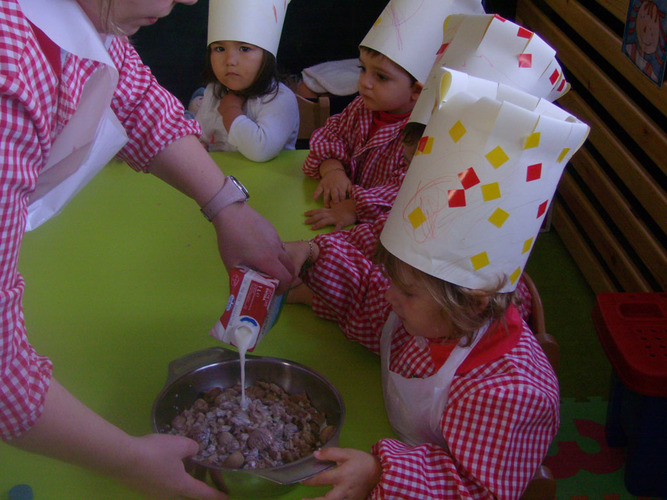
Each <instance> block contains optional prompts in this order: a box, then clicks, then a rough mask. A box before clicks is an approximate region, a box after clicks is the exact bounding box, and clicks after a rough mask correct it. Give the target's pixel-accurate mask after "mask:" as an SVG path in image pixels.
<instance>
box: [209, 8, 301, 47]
mask: <svg viewBox="0 0 667 500" xmlns="http://www.w3.org/2000/svg"><path fill="white" fill-rule="evenodd" d="M289 2H290V0H210V1H209V4H208V42H207V43H208V45H210V44H212V43H213V42H219V41H222V40H235V41H238V42H246V43H251V44H253V45H257V46H258V47H261V48H263V49H264V50H267V51H269V52H270V53H271V54H273V55H274V56H275V55H276V54H277V53H278V45H279V44H280V35H281V33H282V30H283V23H284V21H285V13H286V12H287V4H289Z"/></svg>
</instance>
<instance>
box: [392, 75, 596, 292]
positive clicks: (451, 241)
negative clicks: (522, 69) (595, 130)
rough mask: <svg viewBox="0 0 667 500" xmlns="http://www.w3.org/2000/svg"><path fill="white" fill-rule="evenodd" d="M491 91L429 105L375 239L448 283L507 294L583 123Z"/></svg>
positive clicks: (513, 93)
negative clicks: (413, 151)
mask: <svg viewBox="0 0 667 500" xmlns="http://www.w3.org/2000/svg"><path fill="white" fill-rule="evenodd" d="M497 89H498V91H497V95H495V96H484V97H480V96H479V95H475V94H473V93H469V92H465V91H461V92H454V93H453V94H452V95H451V97H449V98H448V99H447V100H446V101H445V102H444V103H442V104H441V105H440V106H438V107H437V108H436V110H435V111H434V112H433V115H432V116H431V119H430V120H429V123H428V124H427V126H426V129H425V130H424V135H423V136H422V138H421V141H420V143H419V145H418V148H417V152H416V154H415V156H414V158H413V160H412V163H411V164H410V168H409V169H408V172H407V174H406V176H405V179H404V181H403V184H402V186H401V189H400V191H399V194H398V196H397V198H396V201H395V202H394V206H393V208H392V210H391V213H390V214H389V217H388V219H387V222H386V224H385V227H384V230H383V232H382V235H381V237H380V239H381V241H382V244H383V245H384V246H385V248H387V250H388V251H389V252H391V253H392V254H394V255H395V256H396V257H398V258H399V259H401V260H403V261H405V262H407V263H408V264H410V265H412V266H414V267H416V268H417V269H420V270H422V271H424V272H426V273H428V274H431V275H433V276H436V277H438V278H441V279H443V280H445V281H448V282H451V283H454V284H457V285H460V286H464V287H467V288H472V289H487V290H490V289H496V288H497V287H498V286H501V289H500V291H503V292H509V291H512V290H514V289H515V288H516V285H517V282H518V279H519V277H520V276H521V273H522V272H523V270H524V267H525V264H526V261H527V260H528V256H529V255H530V251H531V250H532V248H533V244H534V242H535V239H536V237H537V235H538V233H539V230H540V227H541V225H542V222H543V220H544V217H545V215H546V213H547V209H548V207H549V204H550V202H551V200H552V198H553V196H554V193H555V191H556V187H557V185H558V182H559V180H560V177H561V174H562V172H563V169H564V168H565V165H566V164H567V162H568V160H569V159H570V158H571V156H572V155H573V154H574V153H575V151H577V149H579V147H580V146H581V145H582V144H583V142H584V140H585V139H586V137H587V135H588V131H589V128H588V126H587V125H586V124H584V123H582V122H580V121H579V120H578V119H577V118H575V117H574V116H572V115H571V114H569V113H567V112H566V111H564V110H562V109H561V108H559V107H558V106H556V105H554V104H552V103H551V102H549V101H548V100H546V99H539V98H537V97H534V96H532V95H529V94H527V93H525V92H521V91H518V90H516V89H514V88H512V87H507V86H504V85H497Z"/></svg>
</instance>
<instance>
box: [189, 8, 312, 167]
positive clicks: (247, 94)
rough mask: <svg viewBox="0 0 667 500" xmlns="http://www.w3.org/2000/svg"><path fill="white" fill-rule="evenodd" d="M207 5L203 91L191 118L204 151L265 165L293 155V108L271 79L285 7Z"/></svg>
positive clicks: (274, 74) (288, 94)
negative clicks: (199, 131) (283, 152)
mask: <svg viewBox="0 0 667 500" xmlns="http://www.w3.org/2000/svg"><path fill="white" fill-rule="evenodd" d="M280 6H282V7H275V6H274V2H273V1H271V0H253V1H248V0H211V2H210V4H209V24H208V43H209V45H208V49H207V54H208V57H207V63H206V70H205V79H206V83H207V86H206V90H205V92H204V98H203V100H202V103H201V105H200V107H199V110H198V111H197V114H196V115H195V118H196V119H197V121H198V122H199V123H200V125H201V127H202V132H203V134H202V136H201V138H202V142H203V143H204V145H205V146H206V147H207V148H208V150H209V151H239V152H240V153H241V154H243V155H244V156H245V157H246V158H248V159H250V160H252V161H268V160H270V159H272V158H274V157H275V156H276V155H277V154H278V153H279V152H280V151H281V150H283V149H294V147H295V144H296V138H297V132H298V131H299V108H298V104H297V101H296V97H295V96H294V93H293V92H292V91H291V90H290V89H289V88H288V87H287V86H286V85H284V84H283V83H281V82H279V81H278V79H277V69H276V57H275V56H276V52H277V50H278V43H279V41H280V33H281V30H282V25H283V21H284V18H285V9H286V7H287V2H284V3H283V2H280Z"/></svg>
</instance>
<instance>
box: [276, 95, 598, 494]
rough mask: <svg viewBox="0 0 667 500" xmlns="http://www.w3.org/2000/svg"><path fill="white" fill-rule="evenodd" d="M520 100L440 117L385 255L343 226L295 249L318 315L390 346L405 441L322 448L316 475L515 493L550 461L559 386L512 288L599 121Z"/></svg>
mask: <svg viewBox="0 0 667 500" xmlns="http://www.w3.org/2000/svg"><path fill="white" fill-rule="evenodd" d="M501 92H503V89H501V88H499V93H501ZM510 98H511V100H507V101H504V102H501V101H498V100H497V99H492V98H489V97H483V98H478V97H475V96H473V95H472V94H468V93H465V92H462V93H458V94H455V95H453V96H451V97H450V98H449V99H448V101H447V102H445V103H444V104H442V105H441V106H440V107H439V108H438V109H437V110H436V111H435V113H434V115H433V116H432V117H431V119H430V121H429V124H428V125H427V128H426V130H425V132H424V136H425V137H427V138H428V139H432V142H431V144H430V149H429V150H428V151H425V152H424V153H423V154H420V155H417V156H415V158H414V159H413V162H412V165H411V168H410V170H409V171H408V173H407V175H406V177H405V180H404V182H403V184H402V186H401V189H400V192H399V194H398V196H397V198H396V201H395V204H394V207H393V208H392V210H391V212H390V214H389V216H388V219H387V221H386V224H385V226H384V229H383V230H382V234H381V244H382V247H383V249H381V250H380V252H379V256H378V261H377V262H376V263H373V262H371V261H370V260H368V259H367V258H366V256H364V255H363V253H362V252H361V251H360V250H359V249H358V248H356V247H355V246H353V245H351V244H349V243H348V242H346V241H344V240H343V239H340V238H336V237H332V235H319V236H317V237H316V238H315V239H314V240H313V241H312V242H310V243H308V242H295V243H290V244H288V250H289V251H290V253H291V254H292V256H293V259H294V261H295V263H296V264H297V265H300V264H301V263H302V262H305V266H304V268H305V269H304V271H303V272H302V273H301V279H302V280H303V281H304V283H306V284H307V285H308V287H309V288H310V289H311V290H312V291H313V293H314V295H313V303H312V306H313V309H314V311H315V312H316V313H317V314H318V315H322V316H324V317H327V318H329V319H334V320H336V321H337V322H338V323H339V325H340V326H341V328H342V330H343V332H344V334H345V335H346V337H347V338H348V339H350V340H353V341H356V342H360V343H362V344H363V345H365V346H366V347H368V348H369V349H371V350H373V351H374V352H376V353H378V354H380V356H381V366H382V378H383V391H384V395H385V403H386V407H387V414H388V417H389V421H390V423H391V425H392V428H393V429H394V430H395V433H396V435H397V436H398V438H399V439H382V440H380V441H379V442H378V443H376V444H375V445H374V446H373V447H372V449H371V453H366V452H363V451H360V450H351V449H344V448H329V449H324V450H321V451H318V452H316V456H317V458H319V459H322V460H333V461H335V462H337V465H338V467H337V468H336V469H332V470H329V471H325V472H323V473H320V474H319V475H317V476H315V477H314V478H313V479H311V480H309V481H307V482H306V484H309V485H323V484H330V485H332V486H333V488H334V490H333V492H332V493H333V495H332V496H335V495H336V494H338V495H340V496H345V497H346V498H349V499H358V498H365V497H366V496H368V495H370V496H371V498H399V497H400V498H434V499H435V498H462V497H464V498H480V499H481V498H503V499H516V498H519V497H520V495H521V493H522V492H523V491H524V489H525V488H526V486H527V485H528V483H529V481H530V479H531V477H532V476H533V473H534V472H535V470H536V469H537V467H538V466H539V464H540V463H541V461H542V460H543V458H544V456H545V454H546V452H547V449H548V447H549V444H550V443H551V440H552V439H553V437H554V435H555V433H556V431H557V429H558V424H559V414H558V408H559V400H558V398H559V395H558V383H557V380H556V376H555V374H554V372H553V370H552V368H551V366H550V364H549V362H548V361H547V359H546V357H545V355H544V353H543V352H542V351H541V348H540V347H539V345H538V344H537V342H536V340H535V338H534V335H533V334H532V332H531V331H530V329H529V328H528V326H527V325H526V324H525V323H524V322H523V321H522V320H521V318H520V317H519V316H518V314H517V312H516V310H515V309H514V307H513V306H512V305H511V296H512V292H513V291H514V289H515V287H516V284H517V282H518V280H519V277H520V275H521V272H522V271H523V269H524V267H525V263H526V260H527V258H528V255H529V252H530V250H531V249H532V245H533V243H534V240H535V237H536V236H537V234H538V233H539V228H540V225H541V223H542V221H543V218H544V215H545V213H546V208H547V207H548V204H549V201H550V200H551V199H552V197H553V194H554V192H555V189H556V186H557V183H558V180H559V178H560V174H561V173H562V171H563V169H564V167H565V165H566V163H567V161H568V160H569V158H570V157H571V156H572V154H574V152H575V151H576V150H577V149H578V147H579V146H580V145H581V144H582V143H583V140H584V139H585V137H586V134H587V133H588V127H586V125H584V124H582V123H581V122H579V121H578V120H576V118H574V117H573V116H571V115H569V114H567V113H565V112H564V111H562V110H560V109H559V108H557V107H556V106H554V105H552V104H550V103H548V102H544V100H537V99H531V98H530V97H529V96H528V95H527V94H523V95H521V93H520V92H518V91H517V92H515V93H514V94H513V95H511V96H510ZM536 101H537V102H536ZM522 105H525V107H524V106H522ZM536 134H537V135H536ZM538 163H539V166H540V168H539V169H537V170H539V172H538V171H537V170H536V165H538ZM332 281H336V282H345V284H344V286H342V287H341V286H335V287H332V286H331V282H332Z"/></svg>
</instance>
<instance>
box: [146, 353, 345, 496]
mask: <svg viewBox="0 0 667 500" xmlns="http://www.w3.org/2000/svg"><path fill="white" fill-rule="evenodd" d="M245 376H246V385H251V384H253V383H255V382H256V381H259V380H265V381H267V382H274V383H276V384H278V385H279V386H280V387H282V388H283V389H285V391H287V392H288V393H301V392H306V394H308V396H309V397H310V399H311V401H312V403H313V405H314V406H315V407H316V408H317V409H318V410H319V411H320V412H323V413H324V414H325V415H326V418H327V423H328V424H329V425H333V426H335V428H336V431H335V432H334V434H333V437H332V438H331V439H330V440H329V442H328V443H326V444H325V445H324V446H325V447H326V446H337V445H338V438H339V436H340V429H341V427H342V425H343V419H344V417H345V405H344V403H343V399H342V398H341V396H340V394H339V392H338V390H337V389H336V388H335V387H334V386H333V385H332V384H331V383H330V382H329V381H327V380H326V379H325V378H324V377H322V376H321V375H319V374H318V373H316V372H315V371H313V370H311V369H310V368H307V367H306V366H303V365H301V364H299V363H295V362H293V361H287V360H284V359H278V358H270V357H265V356H254V355H247V356H246V365H245ZM240 380H241V365H240V362H239V355H238V353H237V352H236V351H232V350H229V349H225V348H223V347H211V348H209V349H204V350H202V351H197V352H194V353H191V354H188V355H185V356H183V357H182V358H179V359H177V360H175V361H172V362H171V363H170V364H169V369H168V375H167V381H166V383H165V385H164V387H163V389H162V391H161V392H160V394H159V395H158V396H157V398H156V399H155V402H154V403H153V410H152V414H151V419H152V424H153V429H154V430H155V432H165V431H166V430H167V429H168V427H169V424H170V423H171V421H172V419H173V418H174V417H175V416H176V415H177V414H179V413H180V412H181V411H183V410H184V409H186V408H187V407H189V406H192V404H193V403H194V401H195V400H196V399H197V397H199V395H200V394H201V393H203V392H205V391H207V390H209V389H211V388H213V387H230V386H233V385H234V384H236V383H239V382H240ZM334 465H335V464H334V463H332V462H324V461H320V460H317V459H316V458H315V457H314V456H313V455H312V454H311V455H308V456H307V457H304V458H301V459H300V460H296V461H294V462H291V463H289V464H286V465H282V466H280V467H271V468H265V469H228V468H224V467H216V466H212V465H209V464H202V463H199V462H198V461H197V460H194V459H190V460H189V461H188V463H187V464H186V466H187V469H188V472H190V474H192V475H193V476H194V477H196V478H198V479H201V480H206V476H207V475H208V476H209V477H210V478H211V480H212V482H213V484H214V485H215V486H216V487H217V488H218V489H220V490H221V491H224V492H225V493H227V494H229V495H233V496H239V497H243V496H250V497H263V496H274V495H282V494H284V493H286V492H287V491H289V490H291V489H292V488H294V487H295V486H296V485H297V484H298V483H299V482H300V481H303V480H305V479H308V478H309V477H312V476H314V475H315V474H317V473H319V472H321V471H323V470H326V469H329V468H331V467H333V466H334Z"/></svg>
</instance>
